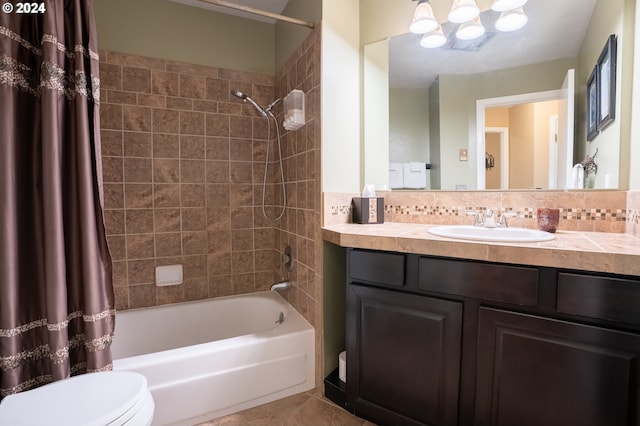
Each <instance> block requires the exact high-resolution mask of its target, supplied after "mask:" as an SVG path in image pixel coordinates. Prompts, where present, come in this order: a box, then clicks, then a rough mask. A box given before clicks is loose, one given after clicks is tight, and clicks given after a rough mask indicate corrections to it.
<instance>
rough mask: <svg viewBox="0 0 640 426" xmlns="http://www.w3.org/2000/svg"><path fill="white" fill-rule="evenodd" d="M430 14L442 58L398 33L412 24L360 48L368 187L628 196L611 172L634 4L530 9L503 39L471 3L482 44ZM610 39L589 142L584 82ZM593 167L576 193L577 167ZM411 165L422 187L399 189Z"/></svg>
mask: <svg viewBox="0 0 640 426" xmlns="http://www.w3.org/2000/svg"><path fill="white" fill-rule="evenodd" d="M395 1H407V2H409V1H410V0H395ZM430 3H431V5H432V6H433V9H434V11H435V12H436V17H437V18H439V20H440V22H441V24H442V28H443V30H444V33H445V35H446V36H447V43H446V44H445V45H444V46H442V47H440V48H436V49H427V48H423V47H421V45H420V39H421V35H418V34H413V33H409V32H408V26H409V23H410V21H411V15H408V16H407V17H406V26H407V33H404V34H399V35H392V36H391V37H388V38H385V39H382V40H379V41H376V42H374V43H369V44H367V45H365V46H364V58H365V59H364V77H363V81H364V83H363V85H364V95H363V98H364V169H365V171H364V175H365V176H364V179H365V182H366V183H375V184H376V186H377V187H378V188H385V187H387V188H388V187H390V188H392V189H412V188H414V189H423V190H438V189H442V190H456V189H458V190H475V189H505V190H506V189H517V190H525V189H567V188H581V187H584V188H595V189H604V188H612V189H613V188H620V189H626V186H627V185H628V167H627V166H625V165H624V164H623V166H622V167H621V166H620V165H621V157H623V156H625V152H627V149H628V146H629V129H630V114H629V110H630V105H631V100H630V96H631V76H632V71H633V70H632V62H633V40H632V39H633V25H634V24H633V22H634V21H633V15H634V13H633V4H634V2H633V1H630V0H562V1H557V0H529V1H528V2H527V3H526V5H525V6H524V11H525V13H526V14H527V16H528V23H527V25H526V26H525V27H523V28H522V29H519V30H517V31H513V32H499V31H497V30H495V21H496V19H497V17H498V15H499V14H498V13H497V12H494V11H493V10H490V4H491V1H489V0H487V1H478V4H479V5H484V9H483V6H481V10H482V12H481V15H480V18H481V21H482V23H483V24H484V26H485V28H486V30H487V32H486V34H485V36H484V37H482V38H480V39H478V40H473V41H465V42H463V41H459V40H457V39H456V37H455V34H454V33H455V31H456V30H457V28H458V26H457V25H454V24H451V23H449V22H445V21H446V14H447V12H448V9H449V8H450V7H451V0H431V1H430ZM414 4H415V3H414ZM487 5H488V6H487ZM389 7H393V6H391V5H390V6H389ZM611 34H615V35H616V37H617V54H616V57H615V59H616V60H617V62H616V65H617V67H616V72H615V80H616V87H615V92H614V93H615V95H616V96H615V98H616V99H615V108H616V118H615V120H614V121H612V122H610V123H609V124H608V125H607V126H606V128H603V129H601V130H600V131H599V132H598V133H597V134H596V135H595V137H593V135H591V136H590V139H591V140H589V141H588V140H587V139H588V138H587V121H586V119H587V99H586V93H587V82H588V81H589V78H590V76H591V74H592V71H593V70H594V67H596V64H597V63H598V59H599V57H600V54H601V52H602V50H603V48H604V47H605V45H606V42H607V40H608V38H609V36H610V35H611ZM596 153H597V154H596ZM594 155H595V159H594V161H595V163H596V164H597V166H598V167H597V173H592V172H590V173H587V174H586V176H585V178H584V179H582V180H580V182H579V183H578V182H577V181H576V178H577V177H578V173H577V172H578V171H579V170H578V169H579V167H575V166H576V164H579V163H581V162H583V161H584V160H585V159H586V158H587V156H589V157H593V156H594ZM623 160H625V161H627V162H628V160H626V159H623ZM623 163H624V161H623ZM421 164H429V165H430V169H427V170H426V172H425V173H426V183H424V184H423V183H422V182H423V181H422V180H420V179H419V181H418V183H408V184H407V182H406V180H405V181H402V182H400V183H399V181H398V179H397V177H398V173H402V168H403V167H404V168H405V172H404V173H405V176H406V168H407V167H409V168H410V169H411V170H417V169H418V167H419V166H420V165H421ZM424 167H425V169H426V168H427V167H428V166H424Z"/></svg>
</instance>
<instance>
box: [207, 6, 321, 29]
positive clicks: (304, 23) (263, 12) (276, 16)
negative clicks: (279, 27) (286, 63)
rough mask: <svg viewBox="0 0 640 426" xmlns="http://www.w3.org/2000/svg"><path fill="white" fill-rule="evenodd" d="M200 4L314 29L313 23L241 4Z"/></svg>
mask: <svg viewBox="0 0 640 426" xmlns="http://www.w3.org/2000/svg"><path fill="white" fill-rule="evenodd" d="M198 1H200V2H202V3H209V4H215V5H217V6H224V7H228V8H230V9H236V10H242V11H243V12H247V13H252V14H254V15H260V16H265V17H267V18H272V19H277V20H278V21H284V22H289V23H290V24H296V25H302V26H303V27H309V28H315V26H316V24H315V23H314V22H307V21H302V20H300V19H296V18H290V17H289V16H284V15H279V14H277V13H272V12H267V11H266V10H260V9H255V8H253V7H250V6H244V5H241V4H236V3H231V2H228V1H225V0H198Z"/></svg>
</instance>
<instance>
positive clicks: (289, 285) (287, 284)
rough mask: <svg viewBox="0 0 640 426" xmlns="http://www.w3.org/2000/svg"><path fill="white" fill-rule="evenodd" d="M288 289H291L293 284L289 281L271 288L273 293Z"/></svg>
mask: <svg viewBox="0 0 640 426" xmlns="http://www.w3.org/2000/svg"><path fill="white" fill-rule="evenodd" d="M288 288H291V282H289V281H282V282H280V283H276V284H274V285H272V286H271V291H276V290H286V289H288Z"/></svg>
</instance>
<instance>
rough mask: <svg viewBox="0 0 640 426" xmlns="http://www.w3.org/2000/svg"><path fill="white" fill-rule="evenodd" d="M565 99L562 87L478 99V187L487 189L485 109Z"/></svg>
mask: <svg viewBox="0 0 640 426" xmlns="http://www.w3.org/2000/svg"><path fill="white" fill-rule="evenodd" d="M561 99H563V91H562V89H558V90H547V91H544V92H532V93H523V94H521V95H511V96H501V97H497V98H487V99H478V100H476V141H477V147H476V170H477V173H476V179H477V187H478V189H486V188H485V187H486V180H485V171H484V153H485V148H486V147H485V139H484V133H485V131H486V127H485V116H486V114H485V110H486V109H487V108H493V107H510V106H513V105H519V104H528V103H534V102H544V101H557V100H561Z"/></svg>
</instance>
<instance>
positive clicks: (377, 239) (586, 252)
mask: <svg viewBox="0 0 640 426" xmlns="http://www.w3.org/2000/svg"><path fill="white" fill-rule="evenodd" d="M432 226H436V225H423V224H411V223H393V222H387V223H384V224H379V225H358V224H351V223H349V224H340V225H332V226H327V227H324V228H322V237H323V239H324V240H325V241H329V242H331V243H333V244H337V245H339V246H342V247H354V248H363V249H372V250H386V251H396V252H401V253H417V254H426V255H434V256H447V257H454V258H460V259H474V260H485V261H491V262H501V263H513V264H521V265H533V266H549V267H557V268H567V269H579V270H585V271H593V272H610V273H616V274H623V275H640V238H636V237H633V236H631V235H627V234H614V233H603V232H573V231H558V232H556V234H555V235H556V239H555V240H552V241H545V242H538V243H504V242H500V243H497V242H480V241H468V240H458V239H452V238H444V237H438V236H435V235H432V234H430V233H429V232H428V231H427V230H428V229H429V228H430V227H432Z"/></svg>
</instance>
